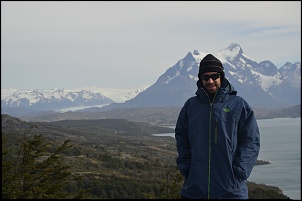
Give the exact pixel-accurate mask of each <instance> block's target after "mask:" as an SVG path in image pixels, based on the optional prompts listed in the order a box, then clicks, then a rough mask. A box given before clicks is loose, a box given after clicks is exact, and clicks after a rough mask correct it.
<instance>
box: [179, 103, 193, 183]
mask: <svg viewBox="0 0 302 201" xmlns="http://www.w3.org/2000/svg"><path fill="white" fill-rule="evenodd" d="M187 127H188V124H187V116H186V105H185V106H184V107H183V108H182V109H181V111H180V113H179V116H178V119H177V123H176V127H175V139H176V148H177V152H178V157H177V158H176V164H177V167H178V169H179V171H180V173H181V174H182V175H183V176H184V177H185V178H188V175H189V171H190V164H191V152H190V144H189V138H188V128H187Z"/></svg>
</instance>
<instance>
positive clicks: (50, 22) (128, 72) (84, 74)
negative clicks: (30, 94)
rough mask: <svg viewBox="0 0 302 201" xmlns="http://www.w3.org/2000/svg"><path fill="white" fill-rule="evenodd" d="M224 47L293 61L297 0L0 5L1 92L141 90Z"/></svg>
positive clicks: (297, 50)
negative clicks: (192, 57)
mask: <svg viewBox="0 0 302 201" xmlns="http://www.w3.org/2000/svg"><path fill="white" fill-rule="evenodd" d="M231 43H237V44H239V45H240V46H241V48H242V49H243V52H244V53H245V54H246V55H247V56H248V57H250V58H251V59H253V60H255V61H256V62H261V61H263V60H270V61H271V62H273V63H274V64H275V65H276V66H277V67H281V66H282V65H283V64H285V63H286V62H292V63H294V62H301V1H286V2H285V1H250V2H248V1H225V2H220V1H213V2H207V1H187V2H185V1H163V2H161V1H138V2H133V1H126V2H122V1H111V2H109V1H62V2H60V1H1V88H14V89H53V88H65V89H72V88H76V87H91V86H97V87H101V88H124V89H132V88H133V89H135V88H141V87H143V86H145V85H152V84H154V83H155V82H156V81H157V79H158V78H159V76H160V75H162V74H163V73H165V71H166V70H167V69H168V68H170V67H172V66H173V65H175V64H176V63H177V61H178V60H180V59H183V58H184V57H185V56H186V54H187V53H188V52H193V51H194V50H199V51H202V52H213V53H215V52H217V51H219V50H221V49H224V48H226V47H227V46H229V45H230V44H231Z"/></svg>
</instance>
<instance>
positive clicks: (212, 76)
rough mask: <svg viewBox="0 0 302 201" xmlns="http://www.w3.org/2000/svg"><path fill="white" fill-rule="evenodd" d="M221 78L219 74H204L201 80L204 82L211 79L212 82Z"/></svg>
mask: <svg viewBox="0 0 302 201" xmlns="http://www.w3.org/2000/svg"><path fill="white" fill-rule="evenodd" d="M219 77H220V74H219V73H216V74H212V75H205V74H203V75H201V76H200V79H202V80H204V81H208V80H209V79H210V78H211V79H212V80H217V79H218V78H219Z"/></svg>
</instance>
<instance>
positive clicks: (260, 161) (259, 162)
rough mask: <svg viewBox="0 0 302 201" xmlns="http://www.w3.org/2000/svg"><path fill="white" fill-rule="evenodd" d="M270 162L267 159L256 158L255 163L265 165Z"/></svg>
mask: <svg viewBox="0 0 302 201" xmlns="http://www.w3.org/2000/svg"><path fill="white" fill-rule="evenodd" d="M267 164H271V163H270V162H269V161H264V160H257V161H256V164H255V165H267Z"/></svg>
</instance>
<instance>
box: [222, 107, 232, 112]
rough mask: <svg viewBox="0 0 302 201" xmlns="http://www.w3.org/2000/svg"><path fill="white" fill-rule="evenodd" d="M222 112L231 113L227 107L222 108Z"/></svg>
mask: <svg viewBox="0 0 302 201" xmlns="http://www.w3.org/2000/svg"><path fill="white" fill-rule="evenodd" d="M223 111H224V112H231V109H230V108H229V107H226V108H223Z"/></svg>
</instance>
